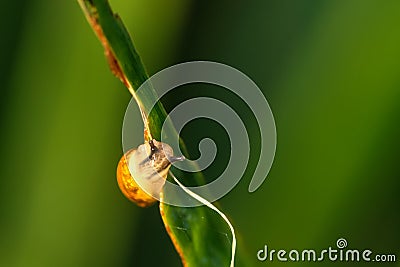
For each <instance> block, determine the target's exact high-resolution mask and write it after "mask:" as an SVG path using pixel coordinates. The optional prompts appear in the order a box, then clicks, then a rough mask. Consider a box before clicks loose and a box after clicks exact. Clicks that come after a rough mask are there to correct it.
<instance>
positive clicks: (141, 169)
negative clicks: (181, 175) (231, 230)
mask: <svg viewBox="0 0 400 267" xmlns="http://www.w3.org/2000/svg"><path fill="white" fill-rule="evenodd" d="M172 155H173V151H172V148H171V147H170V146H169V145H167V144H164V143H161V142H158V141H156V140H150V141H149V142H146V143H144V144H142V145H140V146H139V147H138V148H137V149H131V150H129V151H128V152H126V153H125V155H123V156H122V158H121V160H120V161H119V163H118V167H117V181H118V186H119V188H120V189H121V191H122V193H123V194H124V195H125V196H126V197H127V198H128V199H129V200H131V201H132V202H134V203H136V204H137V205H138V206H140V207H148V206H150V205H152V204H154V202H156V201H157V200H156V199H155V198H154V197H153V196H155V197H158V195H159V194H160V192H161V190H162V188H163V186H164V184H165V180H166V178H167V175H168V170H169V168H170V167H171V162H170V161H171V159H172V160H182V158H175V157H173V156H172ZM168 159H169V160H168ZM133 177H135V179H134V178H133ZM138 181H139V183H140V185H139V184H138Z"/></svg>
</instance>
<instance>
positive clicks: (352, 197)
mask: <svg viewBox="0 0 400 267" xmlns="http://www.w3.org/2000/svg"><path fill="white" fill-rule="evenodd" d="M111 4H112V6H113V8H114V10H115V11H117V12H118V13H119V14H120V15H121V17H122V19H123V20H124V21H125V23H126V25H127V26H128V28H129V30H130V32H131V34H132V37H133V39H134V42H135V45H136V48H137V50H138V51H139V53H140V54H141V56H142V60H143V62H144V63H145V65H146V67H147V70H148V72H149V74H154V73H155V72H157V71H159V70H161V69H163V68H165V67H167V66H170V65H173V64H176V63H179V62H184V61H188V60H212V61H218V62H222V63H225V64H229V65H231V66H233V67H235V68H237V69H239V70H241V71H243V72H244V73H246V74H247V75H248V76H249V77H250V78H252V79H253V80H254V81H255V82H256V83H257V84H258V86H259V87H260V88H261V89H262V90H263V92H264V94H265V96H266V97H267V99H268V101H269V103H270V105H271V108H272V110H273V112H274V116H275V120H276V125H277V132H278V147H277V153H276V158H275V162H274V165H273V167H272V169H271V172H270V174H269V176H268V178H267V180H266V181H265V182H264V184H263V185H262V187H261V188H260V189H259V190H257V191H256V192H255V193H252V194H249V193H248V192H247V187H248V184H249V182H250V178H251V174H252V171H253V170H254V166H255V164H256V162H257V153H258V152H257V149H254V151H253V154H252V156H251V163H250V166H249V168H248V170H247V172H246V174H247V175H246V177H245V178H244V179H242V180H241V182H240V184H239V185H238V186H237V187H235V189H234V190H233V191H232V192H231V193H230V194H228V195H227V196H225V197H224V198H223V199H222V200H221V201H220V204H221V206H222V209H223V210H224V211H225V212H226V213H227V214H228V215H229V217H230V218H231V219H232V220H233V222H234V224H235V227H236V231H237V232H238V233H239V235H240V237H239V243H240V246H241V248H242V249H244V250H246V252H247V253H248V254H249V258H250V259H252V260H253V262H249V263H248V265H249V266H266V265H268V266H284V265H285V263H279V262H276V261H273V262H258V261H257V258H256V253H257V251H258V250H259V249H262V248H263V246H264V245H265V244H267V245H268V246H269V247H270V248H273V249H286V250H290V249H300V250H301V249H306V248H314V249H316V250H320V249H324V248H327V247H329V246H332V247H335V243H336V240H337V239H338V238H340V237H343V238H346V239H347V241H348V243H349V248H358V249H366V248H369V249H371V250H372V251H373V252H374V253H382V254H397V257H400V253H399V252H400V227H399V225H400V213H399V210H400V209H399V203H400V181H399V178H400V175H399V173H400V172H399V158H400V155H399V151H400V141H399V136H400V126H399V125H400V124H399V122H400V105H399V100H400V49H399V48H400V16H399V14H400V2H399V1H396V0H393V1H390V0H387V1H378V0H376V1H362V0H358V1H355V0H350V1H344V0H338V1H327V0H325V1H308V0H307V1H305V0H303V1H295V0H291V1H289V0H283V1H282V0H274V1H261V0H260V1H252V2H250V3H247V2H244V1H238V2H232V1H218V2H217V1H186V0H172V1H163V0H153V1H132V0H131V1H128V0H125V1H123V0H113V1H112V2H111ZM0 7H1V8H0V12H1V16H0V19H1V23H0V34H1V35H0V36H1V49H0V56H1V64H0V70H1V72H0V79H1V81H0V82H1V99H0V101H1V105H0V112H1V113H0V123H1V133H0V143H1V161H0V178H1V179H0V216H1V217H0V237H1V238H0V266H7V267H14V266H161V265H162V266H179V265H180V262H179V257H178V256H177V253H176V252H175V251H174V248H173V246H172V243H171V241H170V240H169V237H168V236H167V234H166V232H165V229H164V226H163V224H162V222H161V218H160V216H159V212H158V208H157V206H153V207H151V208H149V209H140V208H138V207H136V206H135V205H134V204H132V203H130V202H129V201H127V200H126V199H125V198H124V197H123V195H122V194H121V193H120V192H119V189H118V188H117V184H116V178H115V169H116V165H117V162H118V160H119V158H120V157H121V153H122V148H121V126H122V120H123V116H124V112H125V108H126V106H127V104H128V102H129V100H130V95H129V93H128V91H127V90H126V89H125V88H124V87H123V85H122V84H121V83H120V82H119V81H118V80H117V79H116V78H114V77H113V76H112V74H111V73H110V71H109V69H108V66H107V64H106V60H105V58H104V56H103V50H102V47H101V45H100V43H99V42H98V40H97V39H96V37H95V35H94V34H93V32H92V30H91V28H90V27H89V25H88V23H87V22H86V20H85V18H84V16H83V14H82V12H81V10H80V8H79V6H78V4H77V3H76V2H75V1H49V0H37V1H27V0H21V1H1V6H0ZM195 88H197V89H195ZM199 88H200V89H199ZM201 88H203V89H201ZM214 91H215V88H214V89H212V90H211V89H210V88H209V87H206V86H200V85H199V86H196V85H191V86H187V87H186V89H185V88H180V89H179V90H177V92H176V93H175V94H169V95H168V96H167V97H165V99H164V102H165V104H166V106H167V108H168V109H171V108H172V107H173V106H174V105H175V104H177V103H179V100H182V99H185V98H189V97H191V96H200V95H215V97H217V98H220V99H225V100H226V101H227V102H228V103H232V106H234V107H235V108H236V110H237V111H238V113H241V112H243V114H247V113H249V111H248V108H247V107H246V106H245V105H243V103H241V102H240V101H238V99H235V98H234V97H232V96H231V95H229V94H226V92H224V91H223V90H222V91H220V92H219V93H215V92H214ZM224 95H225V96H226V97H224ZM242 116H243V117H244V118H245V123H246V125H247V126H248V129H249V131H250V132H251V133H252V134H253V135H252V141H251V144H252V145H253V148H256V147H257V143H258V142H259V137H258V131H257V128H256V123H255V121H254V118H252V116H251V114H250V115H242ZM246 118H248V119H246ZM205 123H206V122H205V121H199V122H198V123H197V124H196V123H193V125H192V124H191V126H190V127H186V128H185V129H184V131H183V133H182V134H183V135H184V138H185V139H186V141H187V143H188V146H189V149H190V150H191V151H193V153H194V154H196V151H197V144H198V140H199V138H201V136H203V135H205V134H204V133H209V134H210V136H215V137H216V138H217V140H218V138H220V137H221V136H222V137H223V136H224V134H223V131H222V130H221V128H220V127H218V126H217V125H215V124H212V123H211V124H210V125H211V126H209V127H208V126H207V124H205ZM201 129H208V130H209V131H208V132H205V131H201ZM137 134H138V136H141V135H142V125H138V132H137ZM220 139H221V138H220ZM222 139H223V138H222ZM224 146H229V144H228V143H226V140H225V141H224V140H221V143H219V148H221V149H220V150H222V151H223V152H222V153H221V155H220V156H221V158H222V159H221V160H220V161H219V163H218V162H217V165H218V164H219V166H222V167H223V165H224V155H225V154H226V153H224V151H225V149H223V148H224ZM220 150H219V151H220ZM207 171H208V172H209V174H208V173H206V174H207V175H208V176H212V172H214V173H218V171H220V170H218V168H216V169H210V170H207ZM398 262H399V260H397V263H394V264H393V263H391V264H390V263H386V264H385V266H400V265H399V263H398ZM286 264H289V265H291V266H308V265H310V263H307V262H306V263H302V262H299V263H293V262H292V263H286ZM342 264H344V263H340V262H339V263H338V262H337V263H330V262H324V266H342ZM314 265H316V264H314ZM346 265H354V266H359V265H362V264H360V263H353V264H351V263H346ZM365 265H368V266H373V265H375V264H373V263H368V264H365Z"/></svg>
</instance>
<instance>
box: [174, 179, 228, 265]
mask: <svg viewBox="0 0 400 267" xmlns="http://www.w3.org/2000/svg"><path fill="white" fill-rule="evenodd" d="M169 174H170V175H171V176H172V178H174V181H175V182H176V183H177V184H178V185H179V186H180V187H181V188H182V189H183V191H185V192H186V193H187V194H188V195H189V196H191V197H193V198H194V199H196V200H197V201H199V202H201V203H202V204H204V205H206V206H207V207H209V208H210V209H212V210H214V211H216V212H217V213H218V214H219V215H220V216H221V217H222V219H224V220H225V222H226V223H227V224H228V226H229V228H230V230H231V233H232V252H231V254H232V257H231V264H230V267H234V266H235V253H236V235H235V230H234V229H233V226H232V224H231V222H230V221H229V220H228V218H227V217H226V215H225V214H224V213H222V212H221V211H220V210H219V209H218V208H217V207H215V206H214V205H213V204H212V203H210V202H209V201H207V200H206V199H204V198H202V197H201V196H199V195H197V194H196V193H194V192H192V191H190V190H189V189H188V188H187V187H185V186H184V185H183V184H181V182H179V180H178V178H176V176H175V175H174V174H173V173H172V172H171V171H169Z"/></svg>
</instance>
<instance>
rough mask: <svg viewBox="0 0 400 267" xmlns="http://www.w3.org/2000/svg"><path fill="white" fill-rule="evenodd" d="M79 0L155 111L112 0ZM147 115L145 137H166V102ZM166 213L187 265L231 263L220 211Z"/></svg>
mask: <svg viewBox="0 0 400 267" xmlns="http://www.w3.org/2000/svg"><path fill="white" fill-rule="evenodd" d="M79 3H80V5H81V7H82V9H83V11H84V13H85V15H86V17H87V19H88V21H89V23H90V24H91V26H92V28H93V29H94V31H95V33H96V34H97V36H98V37H99V39H100V41H101V43H102V45H103V46H104V49H105V54H106V57H107V59H108V62H109V64H110V67H111V70H112V71H113V73H114V74H115V75H116V76H117V77H118V78H119V79H120V80H121V81H122V82H123V83H124V84H125V85H126V86H127V88H128V89H129V90H130V92H131V93H132V94H133V95H134V97H135V100H136V101H137V103H138V105H139V107H141V108H142V110H149V108H150V103H152V102H153V100H156V99H158V97H157V94H156V92H155V91H154V90H153V89H152V88H146V91H145V92H144V93H143V94H142V93H141V94H140V96H138V95H136V94H135V92H136V90H137V89H138V88H139V86H140V85H141V84H142V83H143V82H144V81H146V79H147V78H148V75H147V73H146V71H145V68H144V66H143V64H142V62H141V60H140V57H139V55H138V53H137V52H136V50H135V48H134V46H133V43H132V41H131V38H130V36H129V33H128V32H127V30H126V28H125V27H124V25H123V23H122V21H121V20H120V18H119V17H118V15H116V14H114V13H113V12H112V10H111V8H110V6H109V4H108V1H106V0H79ZM144 115H145V118H144V119H146V117H147V115H148V117H147V120H148V131H149V133H147V132H146V131H145V139H148V138H149V134H151V136H152V138H155V139H157V140H160V137H161V128H162V123H163V122H164V121H165V119H166V117H167V113H166V111H165V109H164V107H163V106H162V104H161V103H160V102H157V104H156V105H155V106H154V107H153V110H152V111H151V113H150V114H144ZM167 122H168V123H170V122H169V121H168V120H167ZM145 125H146V122H145ZM169 127H173V126H172V124H170V125H169ZM182 144H183V143H182ZM183 149H184V146H183ZM169 179H171V177H169ZM193 179H194V180H193ZM180 180H181V181H183V183H184V180H185V179H184V177H180ZM191 184H192V185H193V184H196V185H202V184H204V178H203V176H202V174H201V173H199V174H198V175H196V177H194V178H192V177H191ZM160 213H161V216H162V219H163V221H164V224H165V227H166V229H167V232H168V234H169V235H170V237H171V240H172V242H173V244H174V246H175V248H176V250H177V251H178V253H179V255H180V256H181V259H182V262H183V265H184V266H218V267H220V266H229V264H230V261H231V244H232V234H231V232H230V230H229V227H228V225H227V224H226V223H225V222H224V220H223V219H222V218H221V217H220V216H219V215H218V214H217V213H215V211H213V210H211V209H209V208H208V207H205V206H200V207H192V208H182V207H175V206H171V205H167V204H164V203H160ZM236 258H237V259H236V261H238V260H239V263H240V259H238V256H236Z"/></svg>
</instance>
